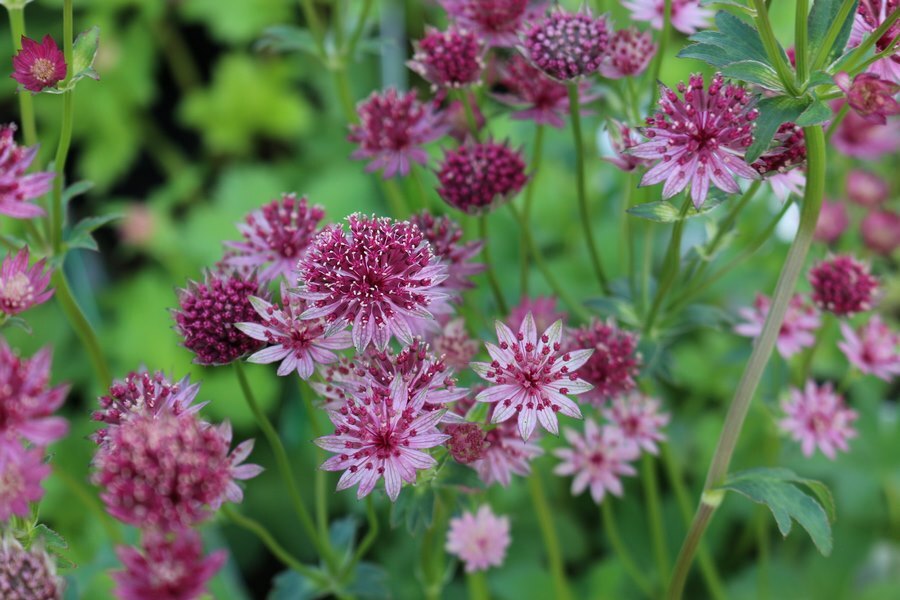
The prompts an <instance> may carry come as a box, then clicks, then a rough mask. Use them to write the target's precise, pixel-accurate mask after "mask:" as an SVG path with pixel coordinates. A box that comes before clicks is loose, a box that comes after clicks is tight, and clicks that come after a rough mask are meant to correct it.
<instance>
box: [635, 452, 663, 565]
mask: <svg viewBox="0 0 900 600" xmlns="http://www.w3.org/2000/svg"><path fill="white" fill-rule="evenodd" d="M641 480H642V482H643V487H644V492H645V493H646V494H647V512H648V513H649V516H650V534H651V538H652V540H653V552H654V554H656V566H657V568H658V569H659V580H660V581H668V580H669V568H670V565H669V553H668V551H667V550H666V528H665V524H664V523H663V517H662V504H661V503H660V500H659V489H658V488H657V485H656V465H655V464H654V463H653V456H652V455H650V453H649V452H644V457H643V459H642V460H641Z"/></svg>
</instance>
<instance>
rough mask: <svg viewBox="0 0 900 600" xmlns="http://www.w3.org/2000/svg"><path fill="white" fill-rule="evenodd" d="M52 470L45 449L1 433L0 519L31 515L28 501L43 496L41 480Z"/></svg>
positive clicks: (33, 500)
mask: <svg viewBox="0 0 900 600" xmlns="http://www.w3.org/2000/svg"><path fill="white" fill-rule="evenodd" d="M49 474H50V465H49V464H47V463H46V462H45V461H44V451H43V449H41V448H35V447H32V448H25V447H24V446H23V445H22V443H21V442H20V441H19V440H18V439H17V438H16V437H15V436H12V435H9V434H5V435H0V522H6V521H9V519H10V517H11V516H13V515H15V516H18V517H22V518H24V519H27V518H28V517H30V516H31V507H30V506H29V504H30V503H31V502H37V501H38V500H40V499H41V498H43V497H44V489H43V488H42V487H41V482H42V481H43V480H44V479H46V477H47V476H48V475H49ZM2 590H3V587H2V586H0V591H2Z"/></svg>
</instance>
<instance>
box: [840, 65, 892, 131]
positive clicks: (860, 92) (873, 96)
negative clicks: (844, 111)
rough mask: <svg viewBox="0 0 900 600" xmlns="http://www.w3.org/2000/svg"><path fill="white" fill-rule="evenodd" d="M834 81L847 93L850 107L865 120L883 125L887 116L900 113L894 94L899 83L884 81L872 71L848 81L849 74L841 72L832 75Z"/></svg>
mask: <svg viewBox="0 0 900 600" xmlns="http://www.w3.org/2000/svg"><path fill="white" fill-rule="evenodd" d="M834 82H835V83H836V84H837V86H838V87H839V88H840V89H841V91H842V92H844V93H845V94H847V102H849V103H850V108H852V109H853V110H855V111H856V113H857V114H858V115H859V116H861V117H862V118H863V119H865V120H866V121H869V122H870V123H878V124H879V125H884V124H885V123H887V118H888V117H890V116H893V115H896V114H900V103H898V102H897V100H895V99H894V96H895V95H896V94H897V92H898V91H900V85H898V84H896V83H894V82H893V81H885V80H884V79H881V78H880V77H879V76H878V75H875V74H874V73H860V74H859V75H857V76H856V77H854V78H853V81H852V82H851V81H850V75H848V74H847V73H844V72H841V73H838V74H837V75H835V76H834Z"/></svg>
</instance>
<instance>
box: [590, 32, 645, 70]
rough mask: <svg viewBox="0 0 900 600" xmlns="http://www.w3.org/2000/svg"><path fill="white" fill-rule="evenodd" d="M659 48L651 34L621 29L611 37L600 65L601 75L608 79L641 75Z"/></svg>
mask: <svg viewBox="0 0 900 600" xmlns="http://www.w3.org/2000/svg"><path fill="white" fill-rule="evenodd" d="M656 50H657V46H656V44H655V43H654V42H653V36H652V35H651V34H650V32H641V31H640V30H639V29H638V28H637V27H629V28H628V29H620V30H618V31H616V32H615V33H613V34H612V35H611V36H610V37H609V45H608V46H607V49H606V55H605V56H604V57H603V61H602V62H601V63H600V74H601V75H603V76H604V77H606V78H607V79H622V78H623V77H634V76H636V75H640V74H641V73H643V72H644V70H645V69H646V68H647V65H648V64H650V61H651V60H652V59H653V56H654V55H655V54H656Z"/></svg>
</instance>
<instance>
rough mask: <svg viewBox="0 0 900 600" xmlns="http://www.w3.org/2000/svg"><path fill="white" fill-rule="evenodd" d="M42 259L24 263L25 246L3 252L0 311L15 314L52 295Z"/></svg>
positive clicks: (25, 255)
mask: <svg viewBox="0 0 900 600" xmlns="http://www.w3.org/2000/svg"><path fill="white" fill-rule="evenodd" d="M46 263H47V261H46V260H39V261H38V262H36V263H35V264H34V265H32V266H31V267H30V268H29V267H28V247H27V246H26V247H24V248H22V249H21V250H19V252H18V253H17V254H16V255H15V256H13V255H12V253H10V254H7V255H6V258H5V259H4V260H3V264H2V265H0V314H2V313H6V314H7V315H17V314H19V313H22V312H25V311H26V310H28V309H29V308H32V307H33V306H38V305H39V304H43V303H44V302H46V301H47V300H49V299H50V297H51V296H53V288H50V289H47V286H48V285H49V284H50V269H47V271H46V272H44V266H45V265H46Z"/></svg>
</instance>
